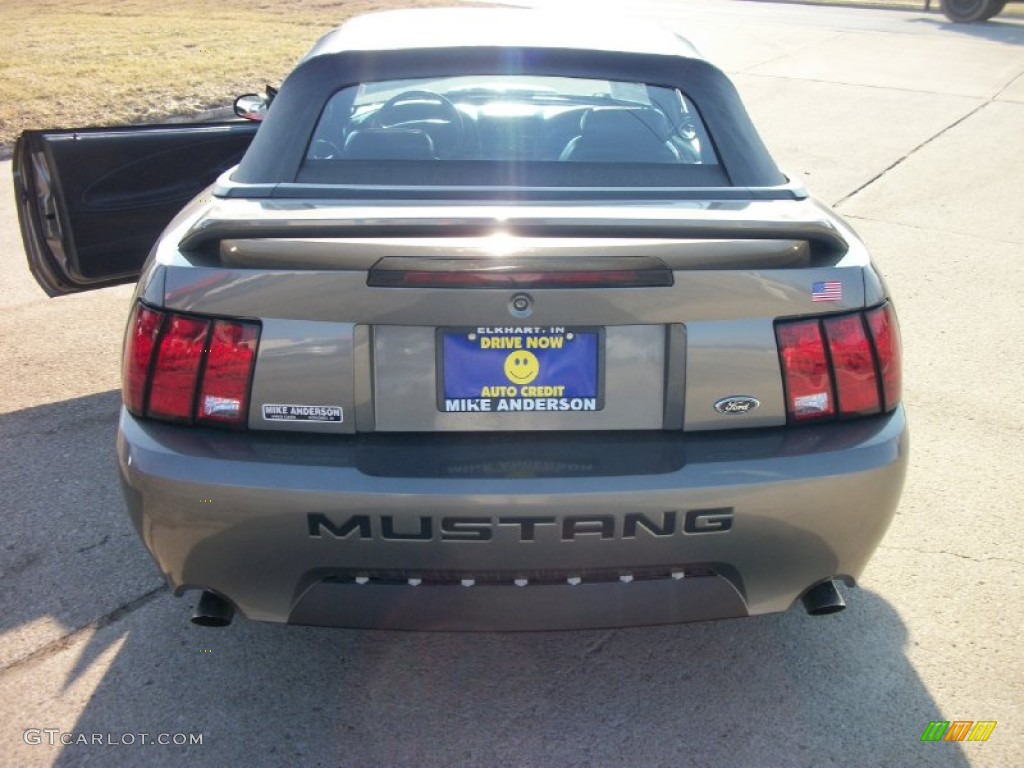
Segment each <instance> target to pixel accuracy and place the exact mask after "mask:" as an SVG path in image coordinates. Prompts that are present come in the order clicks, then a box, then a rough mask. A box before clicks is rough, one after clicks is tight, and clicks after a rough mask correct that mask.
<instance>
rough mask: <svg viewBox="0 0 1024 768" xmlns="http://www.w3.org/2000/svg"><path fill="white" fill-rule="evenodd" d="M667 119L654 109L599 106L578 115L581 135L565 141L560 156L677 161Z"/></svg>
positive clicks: (600, 160)
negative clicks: (580, 116)
mask: <svg viewBox="0 0 1024 768" xmlns="http://www.w3.org/2000/svg"><path fill="white" fill-rule="evenodd" d="M670 133H671V129H670V128H669V124H668V120H666V119H665V116H664V115H662V114H661V113H660V112H658V111H656V110H653V109H623V108H620V107H598V108H596V109H591V110H588V111H587V112H585V113H584V114H583V117H582V118H581V119H580V135H579V136H577V137H576V138H574V139H572V140H571V141H570V142H569V143H568V144H566V146H565V149H563V150H562V154H561V155H560V156H559V158H558V159H559V160H574V161H582V162H593V163H601V162H633V163H677V162H679V152H678V151H677V150H676V148H675V147H674V146H672V144H671V143H669V141H668V136H669V134H670Z"/></svg>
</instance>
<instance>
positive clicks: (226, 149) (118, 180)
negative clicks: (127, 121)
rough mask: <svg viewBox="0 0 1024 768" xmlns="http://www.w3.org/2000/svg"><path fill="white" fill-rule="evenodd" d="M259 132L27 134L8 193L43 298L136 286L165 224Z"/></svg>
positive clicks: (207, 127)
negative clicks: (12, 195) (11, 190)
mask: <svg viewBox="0 0 1024 768" xmlns="http://www.w3.org/2000/svg"><path fill="white" fill-rule="evenodd" d="M258 128H259V123H254V122H230V123H191V124H183V125H162V126H137V127H128V128H90V129H84V130H74V131H26V132H25V133H23V134H22V135H21V137H20V138H19V139H18V143H17V145H16V147H15V151H14V166H13V169H14V184H15V194H16V200H17V203H18V217H19V219H20V222H21V232H22V238H23V240H24V241H25V252H26V254H27V255H28V260H29V268H30V269H31V271H32V274H33V276H34V277H35V278H36V281H37V282H38V283H39V284H40V285H41V286H42V287H43V290H45V291H46V292H47V293H48V294H49V295H51V296H58V295H61V294H64V293H73V292H76V291H85V290H91V289H93V288H101V287H104V286H107V285H115V284H117V283H125V282H131V281H133V280H136V279H137V278H138V276H139V273H140V271H141V269H142V266H143V264H144V263H145V261H146V257H147V256H148V255H149V252H150V249H151V248H152V247H153V244H154V243H155V242H156V240H157V237H159V235H160V232H161V231H163V229H164V227H166V226H167V224H168V222H170V220H171V219H172V218H174V216H175V215H176V214H177V213H178V211H179V210H181V208H182V206H184V205H185V203H187V202H188V201H189V200H190V199H192V198H193V197H195V196H196V195H197V194H198V193H199V192H201V191H202V190H203V189H204V188H205V187H207V186H208V185H209V184H211V183H212V182H213V181H214V180H215V179H216V178H217V176H219V175H220V174H221V173H223V172H224V171H225V170H227V169H228V168H230V167H231V166H233V165H235V164H237V163H238V161H239V160H240V159H241V157H242V155H243V154H244V153H245V150H246V148H247V147H248V146H249V143H250V142H251V141H252V137H253V136H254V135H255V133H256V130H257V129H258Z"/></svg>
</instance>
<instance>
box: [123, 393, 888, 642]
mask: <svg viewBox="0 0 1024 768" xmlns="http://www.w3.org/2000/svg"><path fill="white" fill-rule="evenodd" d="M118 455H119V460H120V467H121V474H122V480H123V487H124V491H125V498H126V500H127V504H128V509H129V512H130V514H131V517H132V519H133V521H134V523H135V525H136V527H137V529H138V531H139V533H140V535H141V537H142V538H143V540H144V542H145V543H146V546H147V547H148V548H149V550H150V552H151V554H152V555H153V557H154V559H155V560H156V562H157V564H158V566H159V567H160V569H161V570H162V571H163V572H164V574H165V576H166V578H167V580H168V582H169V583H170V584H171V586H172V587H173V588H174V589H175V591H176V593H177V594H181V593H182V592H184V591H185V590H188V589H193V588H202V589H211V590H213V591H215V592H218V593H219V594H221V595H223V596H224V597H226V598H227V599H229V600H230V601H232V602H233V603H234V604H235V606H236V607H237V608H238V609H239V610H240V611H241V612H242V613H243V614H244V615H246V616H247V617H249V618H251V619H257V620H264V621H276V622H286V621H290V622H293V623H301V624H326V625H333V626H352V627H380V628H402V629H405V628H408V629H412V628H417V629H564V628H583V627H605V626H626V625H639V624H659V623H674V622H681V621H692V620H705V619H717V618H727V617H732V616H744V615H750V614H760V613H770V612H774V611H783V610H786V609H787V608H788V607H789V606H790V605H791V604H792V603H793V602H794V600H796V599H797V598H798V597H799V596H800V595H801V594H802V593H803V592H804V591H805V590H806V589H807V588H809V587H810V586H812V585H814V584H815V583H817V582H819V581H822V580H824V579H830V578H833V577H837V576H838V577H843V578H846V579H847V580H850V581H855V580H856V579H857V578H858V577H859V576H860V574H861V572H862V570H863V568H864V566H865V565H866V563H867V561H868V559H869V558H870V556H871V553H872V552H873V551H874V549H875V547H876V546H877V544H878V542H879V541H880V540H881V538H882V536H883V535H884V533H885V530H886V528H887V527H888V525H889V522H890V520H891V518H892V516H893V514H894V512H895V509H896V505H897V502H898V499H899V495H900V491H901V488H902V484H903V477H904V474H905V470H906V462H907V432H906V423H905V418H904V415H903V411H902V409H899V410H897V411H896V412H895V413H893V414H891V415H888V416H884V417H876V418H872V419H865V420H859V421H856V422H848V423H842V424H831V425H823V426H817V427H801V428H796V429H782V428H780V429H760V430H750V431H744V432H736V431H730V432H727V433H714V434H711V433H708V434H687V435H684V434H668V433H590V434H581V433H573V434H568V433H555V434H546V435H540V436H538V435H535V434H531V435H507V434H467V435H418V436H416V435H391V436H388V435H367V436H354V437H335V436H302V435H281V434H259V433H254V432H249V433H224V432H221V431H214V430H203V429H196V428H183V427H177V426H173V425H166V424H156V423H152V422H141V421H138V420H136V419H135V418H133V417H132V416H131V415H129V414H127V413H126V412H122V415H121V424H120V430H119V434H118ZM410 582H411V583H410Z"/></svg>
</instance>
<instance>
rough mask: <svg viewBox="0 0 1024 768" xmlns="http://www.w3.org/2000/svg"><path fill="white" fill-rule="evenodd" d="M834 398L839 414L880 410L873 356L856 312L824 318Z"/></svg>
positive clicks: (861, 320)
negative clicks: (833, 377)
mask: <svg viewBox="0 0 1024 768" xmlns="http://www.w3.org/2000/svg"><path fill="white" fill-rule="evenodd" d="M824 324H825V335H826V336H827V337H828V349H829V354H830V356H831V357H832V370H833V371H834V372H835V385H836V399H837V401H838V408H839V413H840V414H842V415H843V416H867V415H869V414H872V413H878V412H880V411H881V410H882V403H881V400H880V398H879V397H878V373H877V371H876V370H875V357H874V353H873V352H872V350H871V343H870V342H869V341H868V335H867V332H866V331H865V330H864V318H863V317H862V316H861V315H860V314H856V315H845V316H843V317H830V318H826V319H825V320H824Z"/></svg>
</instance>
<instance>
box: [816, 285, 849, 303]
mask: <svg viewBox="0 0 1024 768" xmlns="http://www.w3.org/2000/svg"><path fill="white" fill-rule="evenodd" d="M842 300H843V284H842V283H841V282H840V281H839V280H826V281H824V282H822V283H814V284H812V285H811V301H842Z"/></svg>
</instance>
